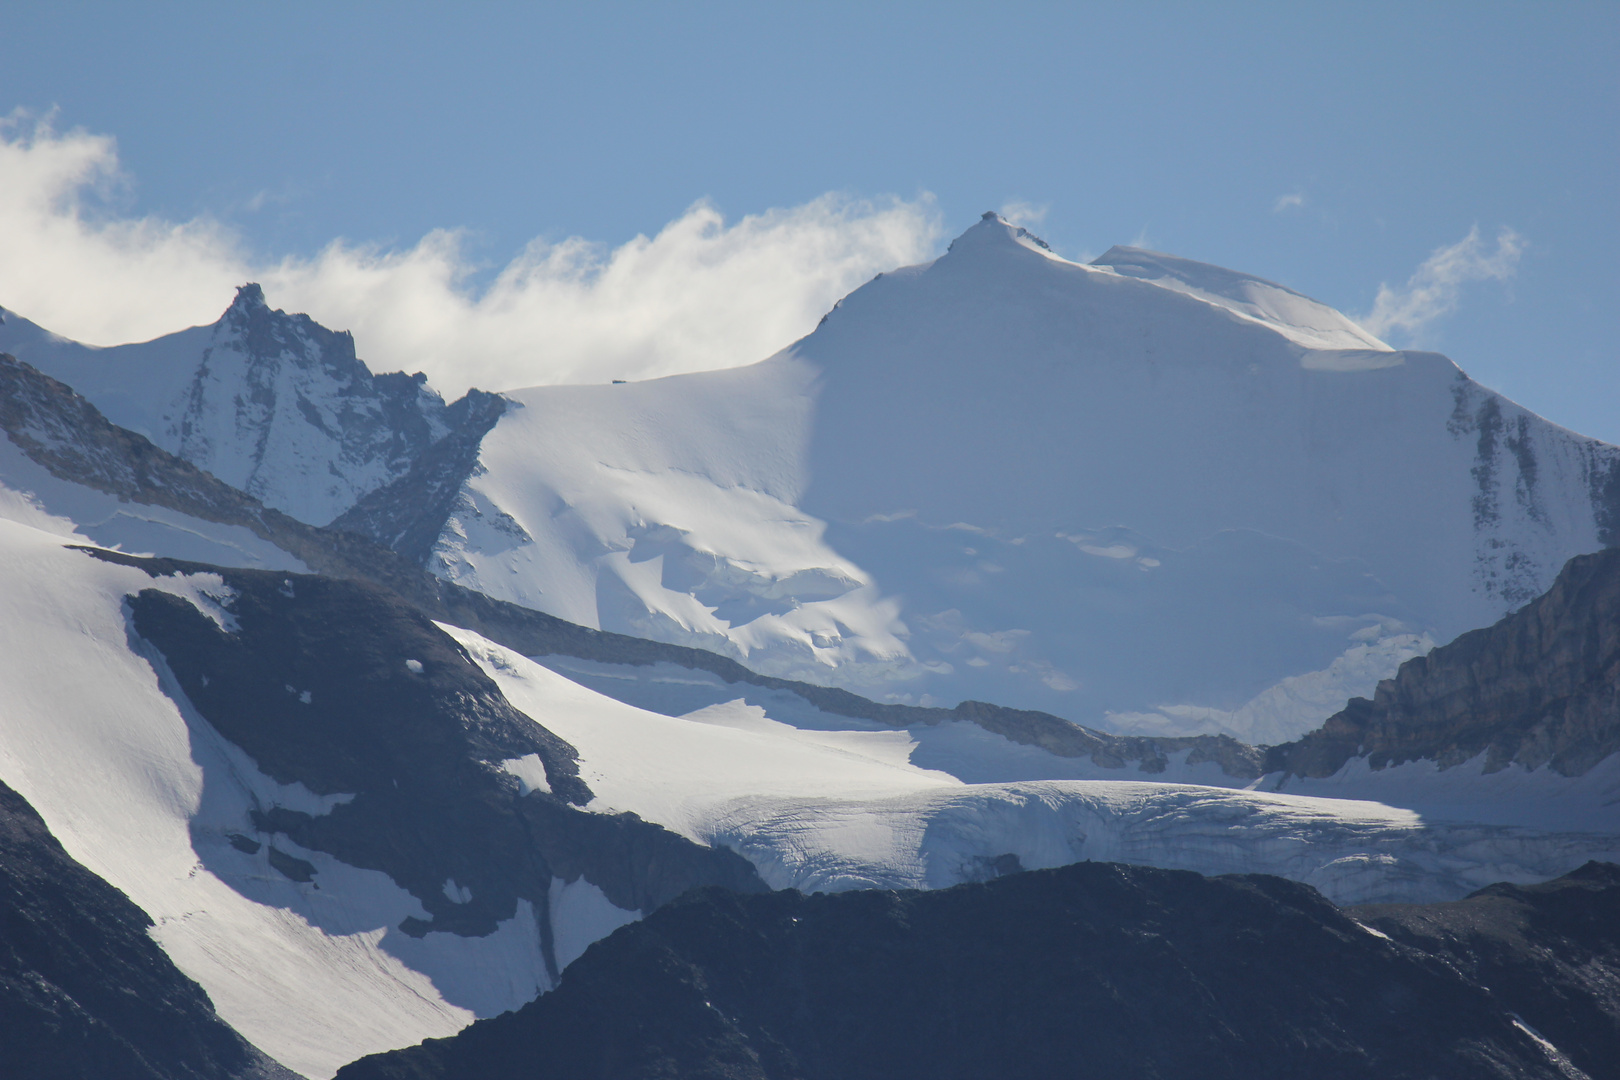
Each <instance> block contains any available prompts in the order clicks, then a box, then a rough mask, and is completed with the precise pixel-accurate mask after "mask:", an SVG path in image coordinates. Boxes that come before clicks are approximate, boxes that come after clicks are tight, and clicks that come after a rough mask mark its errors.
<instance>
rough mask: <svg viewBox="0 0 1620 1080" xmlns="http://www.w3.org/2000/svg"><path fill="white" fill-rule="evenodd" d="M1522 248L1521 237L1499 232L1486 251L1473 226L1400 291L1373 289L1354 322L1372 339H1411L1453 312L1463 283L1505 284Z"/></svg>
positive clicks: (1384, 286)
mask: <svg viewBox="0 0 1620 1080" xmlns="http://www.w3.org/2000/svg"><path fill="white" fill-rule="evenodd" d="M1524 247H1525V239H1524V237H1522V236H1520V235H1519V234H1518V233H1516V232H1514V231H1513V230H1512V229H1506V228H1504V229H1502V230H1501V231H1500V232H1499V233H1497V235H1496V250H1494V251H1490V250H1487V248H1488V245H1487V243H1486V242H1485V240H1484V239H1482V238H1481V237H1480V235H1479V226H1477V225H1476V226H1474V227H1473V228H1472V229H1469V230H1468V235H1467V236H1465V237H1463V238H1462V239H1461V240H1459V241H1457V242H1456V243H1455V244H1451V245H1448V246H1446V247H1442V248H1437V249H1435V252H1434V254H1432V255H1430V256H1429V257H1428V258H1427V259H1425V260H1424V262H1423V265H1422V266H1419V267H1418V268H1417V272H1416V273H1414V274H1413V275H1412V276H1411V277H1410V278H1409V279H1407V282H1406V285H1405V286H1404V287H1402V288H1399V289H1392V288H1390V287H1389V286H1388V285H1387V284H1381V285H1379V286H1378V295H1377V296H1376V297H1375V298H1374V299H1373V308H1372V311H1371V312H1370V313H1369V314H1367V315H1363V316H1362V317H1361V318H1360V319H1359V320H1357V321H1359V322H1360V323H1361V325H1362V326H1364V327H1366V328H1367V330H1369V331H1370V332H1372V333H1373V334H1374V335H1376V336H1378V337H1387V336H1388V334H1389V332H1390V331H1392V330H1393V331H1401V332H1404V333H1405V334H1406V335H1408V336H1412V335H1416V334H1418V333H1420V332H1421V331H1422V330H1423V329H1424V328H1425V327H1427V326H1428V325H1429V324H1430V323H1432V322H1434V320H1436V319H1439V318H1441V317H1442V316H1445V315H1448V314H1450V313H1451V312H1452V311H1454V310H1456V307H1457V302H1458V300H1459V299H1460V298H1461V296H1462V288H1463V286H1464V285H1465V284H1467V283H1468V282H1470V281H1486V280H1495V281H1506V280H1507V279H1509V278H1511V277H1512V276H1513V274H1514V272H1515V271H1516V270H1517V268H1518V265H1519V256H1520V255H1521V254H1523V253H1524Z"/></svg>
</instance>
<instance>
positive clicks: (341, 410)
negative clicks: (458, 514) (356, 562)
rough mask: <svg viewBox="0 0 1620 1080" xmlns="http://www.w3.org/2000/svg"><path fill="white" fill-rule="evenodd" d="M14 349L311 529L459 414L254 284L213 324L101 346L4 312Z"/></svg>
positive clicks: (2, 335) (2, 339)
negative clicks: (281, 307) (378, 368)
mask: <svg viewBox="0 0 1620 1080" xmlns="http://www.w3.org/2000/svg"><path fill="white" fill-rule="evenodd" d="M0 352H9V353H11V354H12V355H14V356H16V357H18V358H19V359H21V360H24V361H27V362H28V363H30V364H32V365H33V366H34V367H36V368H38V369H39V370H40V371H43V372H44V373H45V374H47V375H50V376H52V377H53V378H56V379H59V380H61V381H62V382H65V383H67V384H68V385H69V386H71V387H73V388H74V389H75V390H76V391H78V392H79V393H81V394H83V395H84V396H85V397H86V398H88V399H89V400H90V401H91V403H92V404H94V405H95V406H96V407H97V408H99V409H100V410H101V411H102V413H103V414H105V415H106V416H107V418H108V419H110V420H111V421H112V422H113V423H115V424H118V425H119V426H121V427H125V428H128V429H130V430H131V431H135V432H138V433H139V434H141V435H144V436H146V437H147V438H148V439H151V440H152V442H153V443H155V444H157V445H158V446H160V447H162V448H163V449H165V450H168V451H170V452H171V453H174V454H177V455H178V456H180V457H182V458H185V459H186V460H187V461H190V462H191V463H192V464H194V465H197V466H199V467H200V468H203V469H206V470H207V471H209V472H211V473H213V474H214V475H215V476H217V477H219V478H220V479H221V480H224V481H225V482H226V483H228V484H230V485H232V486H233V487H237V488H240V489H241V490H243V491H246V492H247V493H248V494H250V495H253V496H255V497H256V498H258V499H259V500H260V501H262V502H264V503H265V504H266V505H268V506H273V507H275V508H276V509H278V510H283V511H285V512H287V513H289V514H291V515H292V516H293V517H296V518H299V519H300V520H302V521H306V522H309V523H311V524H316V525H320V524H325V523H326V522H328V521H330V520H332V519H333V518H334V517H336V516H337V515H339V514H340V513H342V512H343V511H344V510H346V509H348V508H349V507H350V506H352V505H353V504H354V502H355V501H356V500H357V499H358V498H359V497H360V496H362V495H364V494H365V493H367V492H369V491H372V490H374V489H376V488H379V487H381V486H383V485H384V484H386V483H388V482H389V481H391V480H394V479H397V478H398V477H400V476H402V475H404V474H405V472H406V471H407V470H408V469H409V467H410V464H411V462H412V461H414V460H415V458H416V457H417V456H419V455H420V454H421V452H422V451H423V450H424V449H426V448H427V447H428V446H430V445H431V444H432V443H434V442H436V441H437V440H439V439H441V438H443V437H444V436H445V435H446V434H447V433H448V432H449V431H450V429H451V426H453V424H454V422H455V417H454V416H453V415H452V414H451V413H450V411H449V410H447V408H446V406H445V404H444V402H443V401H442V400H441V399H440V398H439V396H438V395H437V394H436V393H434V392H433V391H432V390H430V389H428V387H427V385H426V380H425V377H410V376H406V375H403V374H393V375H373V374H372V373H371V372H370V371H369V370H368V369H367V368H366V366H365V364H364V363H362V362H361V361H360V360H358V359H357V358H356V357H355V353H354V341H353V339H352V338H351V337H350V336H349V335H348V334H347V333H333V332H332V331H330V330H327V329H325V328H324V327H322V326H320V325H318V324H317V323H315V322H314V321H312V320H311V319H310V318H309V317H308V316H305V315H287V314H285V313H284V312H281V311H273V310H271V308H270V307H269V305H268V304H266V303H265V299H264V293H263V292H262V291H261V290H260V288H259V286H257V285H245V286H243V287H242V288H241V289H240V290H238V293H237V297H236V301H235V302H234V303H233V304H232V305H231V307H230V309H229V310H227V311H226V312H225V314H224V315H223V316H221V317H220V320H219V321H218V322H217V323H214V324H213V325H212V326H194V327H191V328H190V329H188V330H182V331H180V332H178V333H175V334H169V335H167V336H165V337H161V338H157V339H155V340H153V341H148V342H142V343H139V344H132V345H118V346H114V347H111V348H94V347H91V346H86V345H80V344H78V343H77V342H73V341H69V340H67V339H66V338H62V337H60V336H58V335H56V334H52V333H50V332H49V331H47V330H44V329H42V328H41V327H39V326H36V325H34V324H33V323H31V322H29V321H28V320H27V319H24V318H22V317H21V316H18V315H16V314H14V313H10V312H0Z"/></svg>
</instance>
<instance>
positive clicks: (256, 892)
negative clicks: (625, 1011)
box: [0, 519, 630, 1077]
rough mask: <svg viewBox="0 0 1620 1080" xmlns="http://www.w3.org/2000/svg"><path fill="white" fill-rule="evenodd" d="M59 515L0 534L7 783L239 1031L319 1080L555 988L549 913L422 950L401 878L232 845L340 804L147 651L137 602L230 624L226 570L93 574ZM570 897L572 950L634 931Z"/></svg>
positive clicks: (521, 914)
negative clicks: (243, 739) (165, 604)
mask: <svg viewBox="0 0 1620 1080" xmlns="http://www.w3.org/2000/svg"><path fill="white" fill-rule="evenodd" d="M59 521H60V519H49V520H46V521H45V522H44V523H45V524H47V525H52V526H53V528H52V531H46V530H43V529H39V528H33V527H30V526H28V525H24V524H21V523H19V522H17V521H14V520H0V686H4V687H5V694H4V695H3V696H0V777H3V778H4V780H5V781H6V782H7V783H8V784H10V785H11V786H12V787H13V788H15V789H16V790H17V791H18V792H19V793H20V794H22V795H23V797H24V798H26V799H28V800H29V802H30V803H32V804H33V805H34V807H35V808H36V809H37V810H38V811H39V813H40V815H41V817H43V818H44V820H45V822H46V823H47V825H48V826H49V827H50V830H51V832H52V833H53V834H54V835H55V836H56V837H57V839H58V840H60V841H61V842H62V844H63V846H64V847H65V848H66V849H67V851H68V853H69V854H70V855H72V856H73V857H74V858H75V859H76V860H78V861H79V862H81V863H82V864H83V865H84V866H86V867H87V868H88V869H90V870H91V871H92V872H93V873H95V874H97V875H99V876H100V877H102V878H103V879H105V880H107V881H108V882H110V883H111V884H113V885H114V886H115V887H117V888H119V889H121V890H122V891H123V892H124V893H125V894H127V895H128V896H129V898H130V899H131V900H132V901H134V902H135V904H136V905H138V906H139V907H141V908H142V909H143V910H144V911H146V912H147V914H149V915H150V916H151V917H152V918H153V920H154V921H155V922H156V924H157V926H156V927H155V929H154V930H153V931H152V933H153V936H154V938H156V940H157V941H158V943H159V944H160V945H162V946H163V948H164V950H165V951H166V952H167V953H168V954H169V956H170V958H171V959H173V960H174V962H175V963H176V965H177V966H178V967H179V968H180V969H181V970H182V971H183V972H185V973H186V974H187V975H188V976H189V977H191V978H192V979H194V980H195V981H197V982H198V983H199V984H201V985H202V986H203V988H204V989H205V990H207V991H208V994H209V996H210V998H211V999H212V1000H213V1002H214V1005H215V1007H216V1009H217V1010H218V1012H219V1015H220V1017H221V1018H222V1019H224V1020H225V1021H226V1022H227V1023H229V1024H230V1025H231V1026H232V1027H234V1028H236V1029H237V1030H238V1031H239V1032H241V1033H242V1034H243V1035H244V1036H245V1037H246V1038H248V1039H249V1040H250V1041H251V1042H253V1043H254V1044H255V1045H257V1046H259V1047H260V1048H261V1049H263V1050H264V1051H265V1052H266V1053H268V1054H270V1055H271V1056H272V1057H274V1058H276V1059H277V1060H278V1061H280V1062H281V1063H283V1064H284V1065H287V1066H288V1067H289V1068H292V1069H295V1070H297V1071H299V1072H302V1073H304V1074H305V1075H308V1076H311V1077H322V1076H329V1075H331V1074H332V1073H333V1072H334V1071H336V1069H337V1068H338V1067H339V1066H341V1065H342V1064H344V1063H345V1062H347V1061H349V1060H351V1059H352V1058H354V1057H356V1056H358V1055H360V1054H362V1053H366V1052H370V1051H375V1050H381V1049H387V1048H390V1047H397V1046H404V1045H408V1044H410V1043H415V1042H418V1041H420V1040H422V1039H424V1038H429V1037H435V1036H443V1035H448V1034H450V1033H452V1032H454V1031H456V1030H458V1029H459V1028H461V1027H462V1026H464V1025H465V1024H467V1023H469V1022H470V1021H471V1020H473V1019H474V1018H475V1017H478V1016H490V1015H494V1014H496V1013H499V1012H503V1011H505V1010H508V1009H511V1008H514V1007H516V1006H517V1005H520V1004H522V1003H523V1002H525V1001H527V1000H529V999H530V998H532V997H533V996H534V995H535V993H537V992H538V991H541V990H544V989H547V988H549V986H550V980H549V979H548V978H547V975H546V970H545V966H544V964H543V962H542V958H541V945H540V939H539V935H540V928H539V926H538V923H537V920H536V918H535V915H534V912H533V910H532V909H529V908H527V907H524V906H520V908H519V911H518V913H517V915H516V916H515V917H514V918H512V919H510V920H508V921H507V922H505V923H503V924H501V925H500V927H499V928H498V929H497V931H496V932H495V933H493V934H491V935H489V936H487V937H483V938H478V937H463V936H459V935H456V934H450V933H437V932H433V933H428V934H426V935H425V936H423V937H421V938H414V937H411V936H409V935H407V934H404V933H402V932H401V931H400V930H399V929H398V927H399V924H400V923H401V921H402V920H405V919H407V918H412V917H414V918H418V919H421V918H426V916H427V912H426V911H424V910H423V908H422V906H421V904H420V903H418V902H417V901H416V900H415V899H414V898H413V897H412V896H411V895H410V894H409V893H408V892H406V891H405V890H403V889H401V888H399V887H398V886H397V885H395V884H394V882H393V881H391V880H390V879H389V878H388V877H387V876H386V875H384V874H382V873H378V872H376V871H371V870H361V869H356V868H354V867H351V866H347V865H345V864H344V863H342V862H340V861H338V860H337V859H334V858H332V857H331V856H329V855H326V854H324V853H322V852H318V851H311V850H306V849H304V848H301V847H299V846H298V845H296V844H293V843H291V842H290V841H288V840H287V839H286V838H285V837H278V838H276V839H275V841H274V849H275V850H276V851H279V852H280V855H281V856H290V857H291V858H292V859H294V860H303V861H305V862H308V863H310V864H311V865H312V866H313V867H314V869H315V871H316V874H315V875H314V876H315V878H316V879H317V880H316V881H314V882H311V881H298V880H295V879H294V877H290V876H289V875H288V874H287V873H286V872H284V870H283V869H281V868H278V867H277V866H276V865H275V863H274V862H273V861H272V848H271V847H270V846H264V845H256V844H255V845H249V844H245V843H244V844H243V846H241V847H238V846H237V844H236V843H233V842H231V841H230V840H229V837H230V836H231V835H232V834H236V833H243V832H251V831H252V830H251V828H250V827H249V826H248V825H247V822H248V820H249V811H250V810H251V809H266V810H268V809H271V808H274V807H277V806H281V807H286V808H287V809H290V810H294V811H304V812H308V813H313V814H320V813H323V812H326V811H329V810H330V809H331V808H332V806H333V805H335V804H336V803H339V802H341V801H343V798H344V797H343V796H342V795H338V796H328V797H324V798H321V797H317V796H315V795H313V794H311V793H310V792H309V791H308V790H307V789H305V788H303V787H301V786H299V785H296V784H295V785H282V784H278V783H277V782H275V781H274V780H272V779H270V778H269V777H267V776H265V775H264V774H263V773H261V772H260V771H259V769H258V768H257V767H256V766H255V765H254V763H253V761H252V760H251V759H250V758H248V757H247V755H246V754H244V753H243V752H242V751H241V750H240V749H238V748H237V747H235V746H233V745H232V744H230V743H229V742H227V741H226V740H224V739H223V738H221V737H220V736H219V734H218V733H217V732H216V731H215V730H214V729H213V728H212V727H210V726H209V725H208V724H207V723H206V722H205V721H202V720H201V719H200V718H199V717H197V716H195V715H192V714H190V712H189V710H187V709H183V708H182V707H181V706H178V705H177V704H176V702H177V701H183V700H184V695H183V694H180V693H179V692H178V691H177V689H176V688H175V687H174V686H173V685H172V677H171V676H169V675H168V674H167V669H166V666H165V665H164V664H163V662H162V660H161V659H160V658H157V657H155V656H151V655H148V654H147V652H146V651H145V649H144V648H143V646H142V645H141V643H140V642H139V641H138V640H137V639H134V638H133V637H132V634H131V631H130V629H129V625H128V621H127V613H126V607H125V602H124V601H125V597H126V596H127V595H129V594H133V593H135V592H138V591H140V590H142V589H153V588H157V589H162V590H165V591H170V592H174V593H176V594H178V595H181V596H184V597H186V598H187V599H188V600H190V601H191V602H192V603H194V604H195V605H197V606H198V608H199V609H200V610H202V611H204V612H205V613H207V614H210V615H211V616H212V617H213V618H215V619H216V620H219V621H220V622H221V624H222V625H229V621H230V619H231V615H230V612H229V604H230V595H229V590H228V589H223V588H222V587H221V583H220V579H219V578H218V576H217V575H209V574H199V575H190V576H184V577H170V578H157V579H154V578H150V577H148V576H147V575H146V574H145V573H143V572H141V571H140V570H138V569H133V568H129V567H125V566H120V565H114V564H110V563H107V562H103V561H100V560H96V559H92V558H90V557H89V556H88V555H86V554H84V553H82V552H77V551H72V550H69V549H67V548H65V547H64V546H63V543H64V539H71V538H68V537H64V536H62V535H61V534H60V532H58V531H56V529H55V527H54V525H55V523H56V522H59ZM166 680H169V683H166ZM249 847H252V848H254V850H252V851H249V850H247V848H249ZM284 865H286V864H284ZM447 887H448V883H447ZM554 892H555V894H556V895H555V900H556V903H555V904H554V906H553V909H552V916H551V917H552V925H551V927H550V928H549V929H550V931H551V932H552V933H553V935H554V937H555V940H556V942H557V949H558V954H559V957H570V958H571V957H572V956H576V955H578V953H579V952H581V951H583V948H584V944H585V943H588V942H589V941H590V940H594V939H595V938H596V937H599V936H601V935H602V934H604V933H607V932H608V931H610V930H611V929H612V928H613V927H614V926H616V925H618V924H619V923H622V922H623V921H624V920H625V919H627V918H629V917H630V913H626V912H622V911H619V910H618V909H616V908H614V907H613V906H612V905H611V904H608V903H607V902H606V901H605V900H603V899H602V897H601V895H600V892H599V891H598V890H596V889H595V888H594V887H593V886H591V885H589V884H588V883H587V882H585V881H583V880H578V881H575V882H573V883H572V884H565V883H563V882H562V881H558V882H556V884H555V887H554Z"/></svg>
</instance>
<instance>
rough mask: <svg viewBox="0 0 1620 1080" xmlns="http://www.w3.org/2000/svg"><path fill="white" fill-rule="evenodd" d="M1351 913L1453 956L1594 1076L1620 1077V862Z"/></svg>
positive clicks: (1458, 965)
mask: <svg viewBox="0 0 1620 1080" xmlns="http://www.w3.org/2000/svg"><path fill="white" fill-rule="evenodd" d="M1349 910H1350V914H1351V915H1353V916H1355V918H1357V919H1358V920H1360V921H1361V922H1363V923H1365V924H1366V925H1368V926H1371V927H1374V928H1375V929H1377V930H1379V931H1380V932H1381V933H1385V934H1388V935H1389V936H1390V937H1391V938H1393V939H1395V940H1396V941H1398V942H1400V943H1401V944H1403V945H1411V946H1413V947H1415V948H1418V949H1422V950H1423V951H1425V952H1429V953H1434V954H1435V955H1438V956H1443V957H1445V958H1446V959H1447V960H1448V961H1450V962H1451V963H1452V964H1453V965H1455V966H1456V968H1457V970H1458V971H1460V972H1462V974H1463V975H1464V976H1465V977H1466V978H1468V979H1469V980H1470V981H1471V982H1475V983H1478V984H1479V985H1481V986H1484V987H1486V988H1487V989H1489V990H1490V992H1491V994H1492V995H1493V996H1494V997H1495V998H1496V1000H1497V1002H1498V1003H1499V1004H1500V1005H1501V1006H1502V1008H1504V1009H1506V1010H1508V1011H1509V1012H1511V1013H1513V1014H1515V1015H1517V1016H1519V1017H1520V1018H1522V1019H1523V1020H1524V1022H1525V1023H1527V1024H1529V1025H1530V1027H1532V1028H1533V1029H1535V1030H1536V1031H1537V1032H1539V1033H1540V1034H1541V1035H1542V1036H1544V1037H1545V1038H1547V1039H1548V1040H1549V1041H1551V1042H1552V1043H1553V1045H1555V1046H1557V1047H1558V1048H1559V1050H1561V1051H1563V1053H1564V1054H1566V1055H1567V1056H1568V1057H1569V1059H1570V1061H1571V1062H1572V1063H1573V1064H1574V1065H1575V1066H1576V1067H1577V1068H1579V1069H1582V1070H1583V1071H1585V1072H1586V1073H1587V1074H1588V1075H1589V1076H1592V1077H1612V1076H1620V866H1616V865H1614V864H1613V863H1596V862H1593V863H1587V864H1586V865H1585V866H1583V867H1581V868H1580V869H1579V870H1576V871H1575V872H1573V873H1571V874H1566V875H1565V876H1563V877H1561V878H1558V879H1557V880H1555V881H1549V882H1546V883H1545V884H1542V885H1506V884H1503V885H1492V886H1489V887H1488V888H1484V889H1481V890H1480V891H1479V892H1477V893H1474V894H1473V895H1472V896H1470V897H1468V898H1466V899H1464V900H1457V901H1454V902H1452V903H1448V904H1379V905H1368V906H1365V907H1356V908H1351V909H1349Z"/></svg>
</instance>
